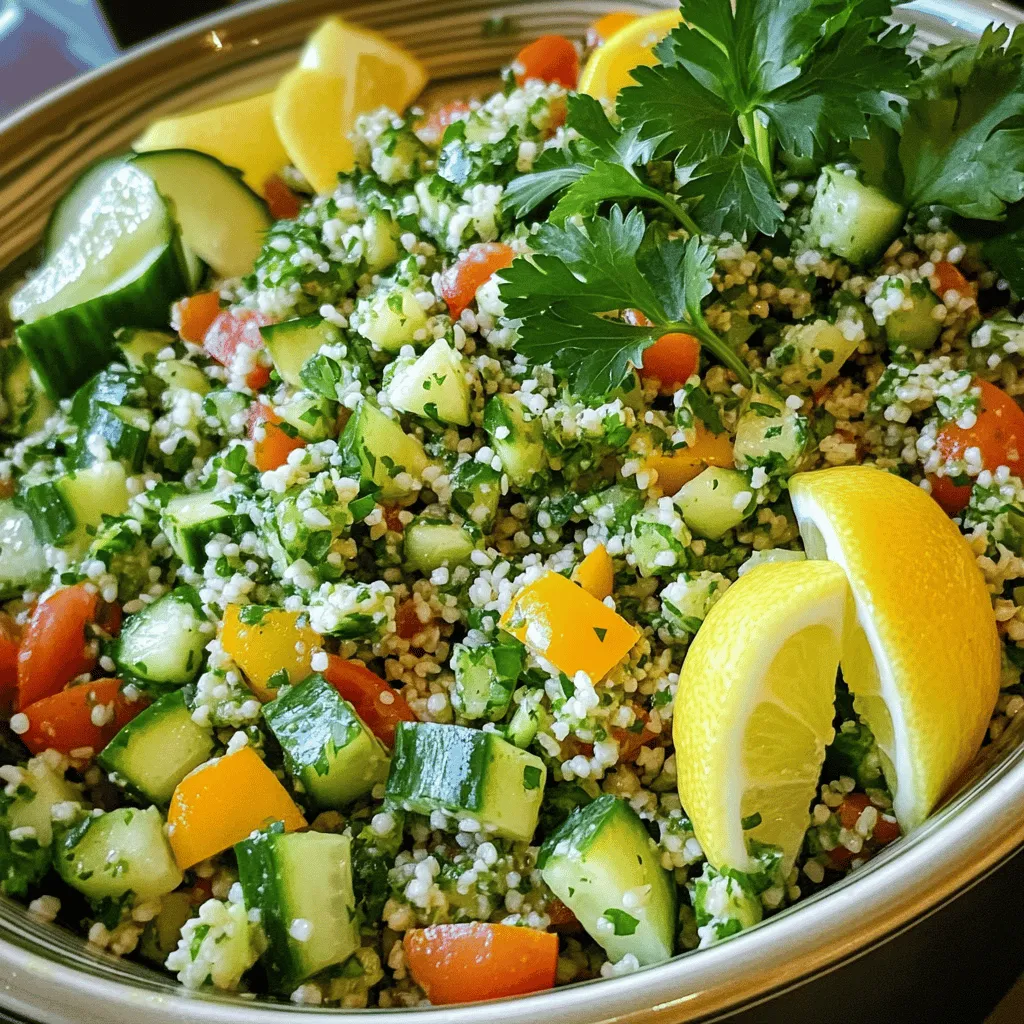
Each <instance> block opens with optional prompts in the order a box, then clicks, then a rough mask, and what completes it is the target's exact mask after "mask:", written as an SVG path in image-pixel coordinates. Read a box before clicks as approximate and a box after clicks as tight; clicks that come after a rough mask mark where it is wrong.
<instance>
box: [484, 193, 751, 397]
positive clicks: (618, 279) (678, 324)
mask: <svg viewBox="0 0 1024 1024" xmlns="http://www.w3.org/2000/svg"><path fill="white" fill-rule="evenodd" d="M533 244H534V246H535V250H536V251H535V252H534V254H533V255H532V256H530V257H529V258H522V257H521V258H519V259H516V260H515V261H513V263H512V265H511V266H510V267H508V268H507V269H505V270H502V271H501V272H500V278H501V284H500V289H499V291H500V295H501V299H502V301H503V302H504V303H505V307H506V309H505V315H506V317H508V318H509V319H511V320H519V321H521V323H520V324H519V326H518V334H519V337H518V340H517V341H516V348H517V350H518V351H520V352H521V353H523V354H524V355H526V356H527V357H528V358H529V359H530V360H532V361H533V362H534V363H537V364H550V365H551V366H552V367H553V368H554V369H555V370H556V371H558V372H559V373H561V374H562V375H563V376H565V378H566V379H567V380H568V382H569V385H570V387H571V388H572V389H573V391H574V392H575V393H576V394H577V395H579V396H580V397H582V398H592V397H603V396H605V395H607V394H608V393H609V392H611V391H613V390H614V389H615V388H617V387H618V386H619V385H621V384H622V382H623V380H624V379H625V377H626V374H627V373H628V372H629V369H630V367H640V366H642V365H643V353H644V350H645V349H647V348H648V347H650V346H651V345H652V344H654V342H655V341H657V339H658V338H660V337H661V336H662V335H664V334H670V333H673V332H679V331H685V332H687V333H690V334H693V335H694V336H696V337H697V338H699V339H700V340H701V342H702V343H703V344H704V346H705V347H706V349H707V351H708V352H709V353H711V354H712V355H714V356H716V357H717V358H718V359H719V360H721V362H723V363H725V364H726V365H727V366H729V367H730V368H732V369H733V370H734V371H735V372H736V373H737V375H738V376H739V377H740V379H741V380H743V381H747V380H749V379H750V377H749V373H748V371H747V368H746V366H745V364H744V363H743V361H742V360H741V359H740V358H739V356H738V355H737V354H736V353H735V352H734V351H733V350H732V349H731V348H730V347H729V346H728V345H727V344H726V343H725V342H724V341H722V340H721V339H720V338H719V337H718V336H717V335H715V333H714V332H713V331H712V330H711V329H710V327H709V326H708V324H707V321H706V320H705V319H704V315H703V311H702V308H701V303H702V300H703V299H704V298H705V297H706V296H707V295H708V294H709V292H710V291H711V274H712V271H713V269H714V260H713V258H712V256H711V253H710V251H709V250H708V248H707V247H706V246H705V245H703V244H701V243H700V241H699V240H698V239H697V238H695V237H693V238H690V239H689V240H687V241H685V242H684V241H682V240H681V239H660V240H656V238H655V233H654V232H653V230H652V231H651V232H648V231H646V229H645V224H644V218H643V215H642V214H641V213H640V212H639V211H638V210H633V211H632V212H631V213H629V214H628V215H625V216H624V215H623V213H622V210H621V209H620V208H619V207H617V206H616V207H613V208H612V210H611V213H610V214H609V216H608V217H607V218H605V217H594V218H591V219H590V220H587V221H584V223H583V224H582V225H576V224H573V223H567V224H565V225H563V226H561V227H559V226H556V225H553V224H544V225H542V226H541V228H540V229H539V230H538V231H537V233H536V234H535V235H534V236H533ZM625 309H636V310H639V311H640V312H642V313H643V314H644V316H645V317H646V318H647V319H648V320H649V321H650V322H651V323H650V325H647V326H633V325H631V324H627V323H625V322H624V321H623V320H621V319H617V318H613V315H615V314H618V313H619V312H620V311H622V310H625Z"/></svg>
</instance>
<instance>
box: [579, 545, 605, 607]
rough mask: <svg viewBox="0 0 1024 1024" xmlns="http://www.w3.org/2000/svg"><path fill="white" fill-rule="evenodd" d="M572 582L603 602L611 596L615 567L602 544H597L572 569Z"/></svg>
mask: <svg viewBox="0 0 1024 1024" xmlns="http://www.w3.org/2000/svg"><path fill="white" fill-rule="evenodd" d="M572 578H573V582H575V583H578V584H579V585H580V586H581V587H582V588H583V589H584V590H585V591H586V592H587V593H588V594H591V595H592V596H593V597H596V598H597V599H598V601H603V600H604V599H605V598H606V597H611V596H612V588H613V587H614V585H615V567H614V566H613V565H612V556H611V555H609V554H608V549H607V548H606V547H605V546H604V545H603V544H598V545H597V547H596V548H594V550H593V551H591V552H590V554H589V555H587V557H586V558H584V559H583V561H582V562H580V564H579V565H577V566H576V568H575V569H573V572H572Z"/></svg>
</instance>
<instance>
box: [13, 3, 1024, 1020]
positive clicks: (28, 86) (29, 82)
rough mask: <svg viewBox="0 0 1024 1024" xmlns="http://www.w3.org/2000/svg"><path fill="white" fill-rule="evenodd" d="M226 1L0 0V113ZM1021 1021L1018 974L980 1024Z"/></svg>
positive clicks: (1023, 990) (1023, 998) (1023, 986)
mask: <svg viewBox="0 0 1024 1024" xmlns="http://www.w3.org/2000/svg"><path fill="white" fill-rule="evenodd" d="M227 5H228V3H227V0H176V2H175V3H173V4H168V5H166V7H164V5H158V6H159V8H161V9H162V10H163V11H168V10H169V11H170V12H171V13H168V14H166V15H164V14H157V15H153V13H152V11H153V8H151V6H150V5H149V4H139V3H138V0H107V2H106V3H105V8H106V11H107V16H105V15H104V12H103V10H101V8H100V6H99V5H98V4H97V3H96V2H94V0H0V117H3V116H4V115H6V114H8V113H10V112H12V111H13V110H15V109H17V108H18V107H19V106H21V105H23V104H25V103H27V102H28V101H29V100H31V99H33V98H34V97H35V96H38V95H39V94H40V93H42V92H45V91H46V90H47V89H50V88H52V87H53V86H55V85H59V84H60V83H61V82H64V81H67V80H68V79H70V78H73V77H74V76H75V75H77V74H81V73H82V72H83V71H87V70H89V69H90V68H94V67H99V66H100V65H101V64H104V63H106V62H107V61H109V60H112V59H113V58H114V57H116V56H117V55H118V54H119V53H120V52H121V46H122V44H130V43H131V42H137V41H139V40H140V39H142V38H145V37H146V35H147V34H150V33H151V32H152V31H153V30H154V29H156V30H159V29H160V28H163V27H167V22H166V21H165V22H164V24H160V23H159V21H158V20H154V18H156V19H160V18H161V17H166V18H167V19H171V18H173V19H175V20H177V21H186V20H188V19H189V18H190V17H193V16H198V15H199V14H203V13H206V12H207V11H210V10H213V9H215V8H217V7H224V6H227ZM1022 881H1024V880H1022ZM3 1019H4V1018H3V1015H2V1013H0V1021H2V1020H3ZM1022 1021H1024V976H1022V977H1021V979H1020V980H1019V981H1018V982H1017V984H1016V985H1015V986H1014V987H1013V988H1012V989H1011V990H1010V992H1009V993H1008V994H1007V995H1006V997H1005V999H1004V1000H1003V1001H1002V1002H1001V1003H1000V1004H999V1006H998V1007H997V1008H996V1010H995V1011H994V1012H993V1013H992V1015H991V1016H990V1017H989V1018H988V1020H987V1021H985V1022H984V1024H1021V1022H1022ZM964 1024H971V1022H964Z"/></svg>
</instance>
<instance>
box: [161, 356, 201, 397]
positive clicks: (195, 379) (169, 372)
mask: <svg viewBox="0 0 1024 1024" xmlns="http://www.w3.org/2000/svg"><path fill="white" fill-rule="evenodd" d="M153 376H154V377H159V378H160V380H162V381H163V382H164V384H166V385H167V387H168V388H180V389H181V390H182V391H194V392H195V393H196V394H197V395H205V394H206V393H207V392H208V391H209V390H210V387H211V384H210V378H209V377H207V376H206V374H205V373H203V371H202V370H200V369H199V367H198V366H193V365H192V364H191V363H186V362H185V361H184V360H181V359H161V360H160V362H158V363H156V364H155V365H154V366H153Z"/></svg>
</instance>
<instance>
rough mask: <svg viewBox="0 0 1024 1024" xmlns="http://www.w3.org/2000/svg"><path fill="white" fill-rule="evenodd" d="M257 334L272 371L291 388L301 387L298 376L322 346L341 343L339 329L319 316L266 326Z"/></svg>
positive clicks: (301, 382) (301, 383)
mask: <svg viewBox="0 0 1024 1024" xmlns="http://www.w3.org/2000/svg"><path fill="white" fill-rule="evenodd" d="M260 334H261V335H262V336H263V340H264V341H265V342H266V344H267V349H268V350H269V351H270V358H271V359H273V360H274V369H275V370H277V372H278V374H280V376H281V379H282V380H283V381H285V382H286V383H288V384H291V386H292V387H293V388H302V387H305V384H304V382H303V380H302V378H301V377H300V376H299V374H300V372H301V370H302V367H303V365H304V364H305V363H306V361H307V360H309V359H311V358H312V357H313V356H315V355H316V354H317V353H318V352H319V351H320V349H321V348H322V347H323V346H324V345H337V344H340V343H341V341H342V334H341V330H340V329H339V328H338V327H335V325H334V324H332V323H331V322H330V321H329V320H324V319H323V318H322V317H319V316H305V317H300V318H299V319H297V320H284V321H283V322H281V323H279V324H268V325H267V326H266V327H261V328H260Z"/></svg>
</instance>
